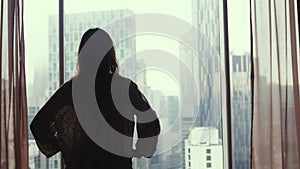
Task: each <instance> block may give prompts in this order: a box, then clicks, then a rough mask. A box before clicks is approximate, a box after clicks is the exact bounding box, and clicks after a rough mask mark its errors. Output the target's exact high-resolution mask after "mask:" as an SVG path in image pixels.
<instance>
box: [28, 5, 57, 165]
mask: <svg viewBox="0 0 300 169" xmlns="http://www.w3.org/2000/svg"><path fill="white" fill-rule="evenodd" d="M57 2H58V1H45V2H44V1H43V2H42V1H35V0H27V1H26V2H25V3H24V5H25V13H24V21H25V51H26V82H27V84H26V85H27V99H28V124H30V123H31V121H32V119H33V118H34V116H35V115H36V113H37V112H38V111H39V109H40V108H41V107H42V106H43V105H44V104H45V102H46V101H47V100H48V99H49V97H50V96H51V95H52V92H53V91H54V90H56V89H57V88H58V87H59V86H58V85H52V84H54V83H57V82H58V80H57V77H58V74H53V73H51V72H52V71H53V70H55V71H58V66H57V65H53V64H50V63H51V61H52V60H58V55H56V53H55V51H58V46H56V45H53V43H51V42H53V41H58V36H56V35H54V32H53V31H54V29H55V30H57V24H54V23H53V22H55V21H51V20H50V18H51V16H53V15H55V19H57V18H56V17H57V12H58V3H57ZM28 134H29V135H28V139H29V140H28V141H29V168H30V169H59V168H60V156H59V155H55V156H54V157H52V158H49V159H47V158H46V157H45V156H44V155H43V154H42V153H41V152H40V151H39V149H38V147H37V145H36V142H35V140H34V138H33V136H32V133H31V131H30V130H29V132H28Z"/></svg>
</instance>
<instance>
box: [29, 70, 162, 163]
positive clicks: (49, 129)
mask: <svg viewBox="0 0 300 169" xmlns="http://www.w3.org/2000/svg"><path fill="white" fill-rule="evenodd" d="M118 80H120V82H121V83H122V81H126V80H129V79H126V78H123V77H121V76H119V77H118ZM110 83H111V76H109V77H107V79H106V80H105V81H104V82H100V81H98V82H97V80H96V86H97V88H96V91H95V92H96V97H97V102H98V106H99V108H100V110H101V113H102V114H103V116H104V118H105V120H106V121H107V122H108V123H109V124H110V125H111V126H112V127H113V128H114V129H116V130H117V131H118V132H120V133H122V134H124V135H127V136H131V137H133V132H134V125H135V122H133V121H130V120H128V119H126V118H125V117H123V116H122V115H120V113H119V112H118V111H117V109H116V108H115V106H114V103H113V100H112V97H111V94H110V93H111V90H110V89H111V88H110ZM129 96H130V100H131V102H132V104H133V105H134V107H135V108H136V109H138V110H140V111H145V110H151V111H147V113H152V114H153V115H155V116H156V114H155V112H154V111H153V110H152V109H151V107H150V106H149V104H148V102H147V100H146V99H145V97H144V96H143V94H142V93H141V92H140V91H139V90H138V88H137V85H136V84H135V83H134V82H132V81H130V87H129ZM131 113H132V116H133V115H137V118H139V117H138V114H136V113H135V112H131ZM136 125H137V132H138V137H139V138H144V137H152V136H154V137H153V139H152V141H151V142H147V143H143V142H142V140H141V139H138V141H137V143H136V150H132V149H131V147H132V145H128V143H122V142H120V143H119V144H121V145H122V146H124V147H128V148H130V150H132V151H133V152H134V153H132V154H133V156H137V157H140V156H145V157H151V156H152V154H153V153H154V151H155V149H156V144H157V136H158V134H159V132H160V125H159V121H158V119H156V120H154V121H151V122H148V123H137V124H136ZM30 128H31V131H32V134H33V136H34V138H35V140H36V143H37V145H38V147H39V149H40V150H41V152H42V153H43V154H45V155H46V156H47V157H51V156H53V155H54V154H56V153H58V152H59V151H61V152H62V156H63V159H64V162H65V164H66V168H68V169H98V168H106V169H107V168H112V169H116V168H122V169H126V168H132V167H131V165H132V162H131V158H130V157H121V156H118V155H115V154H113V153H110V152H108V151H106V150H105V149H103V148H101V147H100V146H98V145H97V144H95V143H94V142H93V141H92V140H91V139H90V138H89V137H88V136H87V134H86V133H85V132H84V130H83V129H82V127H81V126H80V123H79V121H78V119H77V116H76V113H75V110H74V106H73V100H72V81H71V80H70V81H68V82H66V83H65V84H64V85H63V86H61V87H60V88H59V89H58V90H57V91H56V92H55V94H54V95H53V96H52V97H51V98H50V99H49V100H48V101H47V103H46V104H45V105H44V106H43V107H42V108H41V110H40V111H39V112H38V113H37V115H36V116H35V118H34V119H33V121H32V123H31V125H30ZM103 139H105V136H103ZM131 144H132V143H131ZM145 145H147V146H145ZM130 150H129V151H130Z"/></svg>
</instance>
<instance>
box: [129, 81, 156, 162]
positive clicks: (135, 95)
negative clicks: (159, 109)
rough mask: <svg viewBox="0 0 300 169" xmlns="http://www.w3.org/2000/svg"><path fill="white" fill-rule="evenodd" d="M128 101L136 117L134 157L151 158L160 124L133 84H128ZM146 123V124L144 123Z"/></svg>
mask: <svg viewBox="0 0 300 169" xmlns="http://www.w3.org/2000/svg"><path fill="white" fill-rule="evenodd" d="M129 92H130V100H131V102H132V104H133V106H134V107H135V109H136V110H138V111H135V115H136V117H137V133H138V140H137V143H136V151H135V154H134V156H135V157H141V156H144V157H151V156H152V155H153V154H154V152H155V150H156V146H157V139H158V135H159V133H160V124H159V120H158V118H157V115H156V113H155V111H154V110H153V109H152V108H151V107H150V105H149V103H148V101H147V99H146V98H145V96H144V95H143V94H142V93H141V92H140V90H139V89H138V87H137V85H136V84H135V83H133V82H132V83H131V84H130V88H129ZM146 121H147V122H146Z"/></svg>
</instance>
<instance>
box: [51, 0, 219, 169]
mask: <svg viewBox="0 0 300 169" xmlns="http://www.w3.org/2000/svg"><path fill="white" fill-rule="evenodd" d="M222 9H223V7H222V4H220V2H219V0H210V1H201V0H179V1H176V3H174V1H170V0H166V1H158V0H151V1H143V2H141V1H138V0H126V1H122V2H120V1H117V0H112V1H106V2H104V1H96V0H88V1H79V0H72V1H71V0H66V1H65V25H64V27H65V34H64V38H65V40H64V42H65V80H69V79H70V78H71V77H72V76H74V75H75V74H76V73H77V62H78V61H77V60H78V59H77V58H78V53H77V51H78V46H79V42H80V39H81V36H82V35H83V33H84V32H85V31H86V30H87V29H89V28H94V27H100V28H103V29H104V30H106V31H107V32H108V33H109V34H110V35H111V37H112V39H113V40H114V42H115V48H116V54H117V60H118V64H119V67H120V70H119V72H120V74H121V75H122V76H125V77H128V78H130V79H132V80H133V81H135V82H136V83H137V84H138V86H139V89H140V90H141V91H142V92H143V93H144V95H145V96H146V98H147V99H148V100H149V102H150V104H151V106H152V107H153V108H154V109H155V110H156V112H157V114H158V115H159V119H160V124H161V127H162V131H161V134H160V137H159V141H158V146H157V150H156V152H155V154H154V156H153V157H152V158H141V159H136V158H134V159H133V168H140V169H150V168H155V169H158V168H162V169H165V168H176V169H180V168H182V169H183V168H187V169H192V168H199V167H200V168H201V167H202V168H218V169H220V168H223V143H222V142H223V141H222V136H223V133H222V130H223V128H222V119H221V116H222V113H223V109H222V108H223V107H222V102H221V100H222V97H223V96H225V94H224V92H225V90H224V89H225V88H224V87H225V85H222V84H224V82H222V80H223V79H222V78H221V77H224V72H223V68H224V66H223V65H222V62H223V61H222V60H223V58H224V57H223V56H222V55H221V50H222V49H221V47H222V46H223V42H222V39H223V38H222V32H221V31H222V28H223V26H222V20H221V18H222V12H220V11H222ZM56 23H57V22H56ZM53 42H54V44H56V45H58V42H56V41H53ZM53 63H54V62H53ZM56 71H57V70H56ZM133 148H135V146H134V145H133Z"/></svg>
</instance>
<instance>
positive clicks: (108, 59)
mask: <svg viewBox="0 0 300 169" xmlns="http://www.w3.org/2000/svg"><path fill="white" fill-rule="evenodd" d="M97 31H102V32H103V33H105V34H107V36H109V35H108V33H107V32H105V31H104V30H102V29H100V28H93V29H89V30H87V31H86V32H85V33H84V34H83V36H82V38H81V41H80V44H79V48H78V57H79V53H80V51H81V49H82V48H83V46H84V45H85V43H86V42H87V41H88V39H89V38H90V37H91V36H92V35H93V34H94V33H95V32H97ZM111 43H112V42H111ZM99 45H101V44H99ZM78 62H80V58H78ZM79 69H80V68H79ZM117 69H118V63H117V60H116V52H115V48H114V47H112V48H111V49H110V50H109V51H108V52H107V53H106V54H105V56H104V58H103V59H102V61H101V64H100V69H99V70H98V71H100V72H101V74H106V73H110V74H113V73H115V72H116V71H117Z"/></svg>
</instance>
